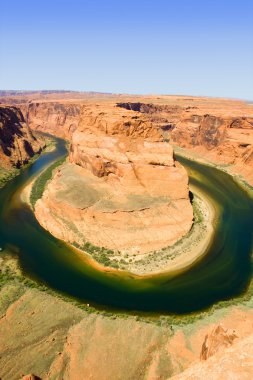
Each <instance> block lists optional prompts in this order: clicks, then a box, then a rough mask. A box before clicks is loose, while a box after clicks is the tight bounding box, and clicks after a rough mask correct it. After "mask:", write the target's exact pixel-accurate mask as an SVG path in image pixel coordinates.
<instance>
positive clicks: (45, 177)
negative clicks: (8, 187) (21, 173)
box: [30, 156, 66, 208]
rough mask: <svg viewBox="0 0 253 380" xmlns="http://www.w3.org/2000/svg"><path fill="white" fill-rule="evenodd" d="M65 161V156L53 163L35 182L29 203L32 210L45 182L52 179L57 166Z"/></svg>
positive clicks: (43, 188) (40, 195)
mask: <svg viewBox="0 0 253 380" xmlns="http://www.w3.org/2000/svg"><path fill="white" fill-rule="evenodd" d="M65 160H66V156H64V157H62V158H60V159H59V160H58V161H55V162H54V163H53V164H52V165H50V166H49V167H48V168H47V169H45V170H44V171H43V173H42V174H41V175H40V176H39V177H38V178H37V179H36V180H35V182H34V184H33V187H32V191H31V195H30V201H31V205H32V207H33V208H34V206H35V203H36V202H37V200H38V199H40V198H41V197H42V195H43V192H44V190H45V187H46V184H47V181H49V180H50V179H52V176H53V171H54V169H56V168H57V167H58V166H59V165H61V164H63V162H64V161H65Z"/></svg>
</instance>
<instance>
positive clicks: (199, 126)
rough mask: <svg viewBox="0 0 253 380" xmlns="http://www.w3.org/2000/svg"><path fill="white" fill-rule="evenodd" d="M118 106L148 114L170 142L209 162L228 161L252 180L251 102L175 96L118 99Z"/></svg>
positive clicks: (248, 179) (226, 163) (220, 162)
mask: <svg viewBox="0 0 253 380" xmlns="http://www.w3.org/2000/svg"><path fill="white" fill-rule="evenodd" d="M164 103H166V101H164ZM118 107H123V108H125V109H127V110H132V109H134V110H136V111H137V112H139V113H141V114H145V115H148V117H149V119H150V120H151V121H152V122H153V123H154V124H155V125H157V126H158V127H160V128H161V129H162V131H163V136H164V138H165V139H166V140H168V141H170V143H172V144H173V145H176V146H179V147H182V148H186V149H190V150H191V151H192V152H194V153H196V154H197V156H199V157H200V158H206V159H207V160H210V161H212V162H213V163H216V164H221V165H229V166H230V170H231V172H233V173H237V174H240V175H243V176H244V177H245V178H246V180H247V181H249V182H250V183H251V184H253V170H252V169H253V106H252V104H250V103H245V102H240V101H235V100H226V99H212V98H186V99H185V98H180V97H178V98H176V99H174V100H171V102H170V104H169V105H168V104H156V103H142V102H125V103H118Z"/></svg>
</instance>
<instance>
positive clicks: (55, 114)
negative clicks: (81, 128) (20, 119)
mask: <svg viewBox="0 0 253 380" xmlns="http://www.w3.org/2000/svg"><path fill="white" fill-rule="evenodd" d="M26 108H27V114H28V120H29V125H30V126H31V128H32V129H33V130H38V131H42V132H47V133H50V134H52V135H55V136H58V137H63V138H65V139H69V138H70V137H71V135H72V133H73V132H74V131H75V130H76V128H77V125H78V122H79V113H80V105H79V104H78V102H77V103H70V104H69V103H67V102H64V101H61V102H30V103H29V104H28V105H27V106H26Z"/></svg>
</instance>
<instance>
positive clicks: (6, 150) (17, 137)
mask: <svg viewBox="0 0 253 380" xmlns="http://www.w3.org/2000/svg"><path fill="white" fill-rule="evenodd" d="M40 151H41V142H40V141H39V140H38V139H37V138H36V137H35V136H34V134H33V133H32V131H31V130H30V128H29V127H28V125H27V123H26V121H25V118H24V116H23V114H22V112H21V110H20V109H19V108H16V107H8V106H5V107H0V166H1V167H3V168H10V167H17V168H19V167H20V166H21V165H23V164H25V163H27V162H28V161H29V159H30V158H31V157H32V156H33V155H34V154H35V153H37V152H40Z"/></svg>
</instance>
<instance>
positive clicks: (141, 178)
mask: <svg viewBox="0 0 253 380" xmlns="http://www.w3.org/2000/svg"><path fill="white" fill-rule="evenodd" d="M35 211H36V216H37V218H38V219H39V221H40V223H41V224H42V225H43V226H44V227H45V228H46V229H48V230H49V231H50V232H51V233H53V234H54V235H55V236H57V237H59V238H61V239H63V240H67V241H70V242H74V241H75V242H78V243H79V244H80V245H82V244H84V243H85V242H89V243H92V244H93V245H95V246H103V247H105V248H108V249H113V250H116V251H117V250H119V251H124V252H126V253H131V254H139V253H144V252H147V251H152V250H156V249H161V248H163V247H166V246H168V245H171V244H172V243H174V242H175V241H176V240H178V239H179V238H180V237H181V236H183V235H184V234H186V233H187V232H188V231H189V230H190V228H191V225H192V220H193V213H192V206H191V204H190V200H189V189H188V176H187V173H186V171H185V169H184V168H183V167H182V166H181V165H180V164H179V163H177V162H176V161H175V160H174V157H173V149H172V147H171V146H170V144H168V143H167V142H165V141H164V139H163V136H162V133H161V130H160V129H159V128H157V127H155V126H154V125H153V123H152V122H151V121H150V120H149V118H148V117H146V116H144V115H140V114H137V113H136V112H135V111H126V110H124V109H122V108H119V107H116V106H115V104H114V103H111V104H106V105H102V104H100V105H85V106H83V107H82V108H81V110H80V119H79V124H78V128H77V129H76V130H75V131H74V132H73V135H72V139H71V146H70V155H69V162H68V163H67V164H65V165H63V166H62V167H61V168H60V169H59V170H58V171H57V173H56V174H55V176H54V178H53V180H52V181H51V182H50V183H49V185H48V186H47V189H46V191H45V193H44V195H43V198H42V199H41V200H39V201H38V202H37V203H36V207H35Z"/></svg>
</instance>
